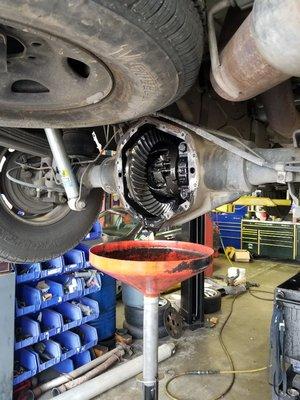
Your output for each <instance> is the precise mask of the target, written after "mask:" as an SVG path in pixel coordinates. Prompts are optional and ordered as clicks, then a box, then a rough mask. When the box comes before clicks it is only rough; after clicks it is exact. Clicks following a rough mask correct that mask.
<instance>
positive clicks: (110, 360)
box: [52, 350, 125, 395]
mask: <svg viewBox="0 0 300 400" xmlns="http://www.w3.org/2000/svg"><path fill="white" fill-rule="evenodd" d="M124 354H125V351H124V350H120V351H119V352H118V353H115V354H113V355H112V356H110V357H109V358H108V359H107V360H106V361H104V362H103V363H102V364H100V365H98V367H96V368H94V369H91V370H90V371H88V372H87V373H86V374H84V375H82V376H80V377H79V378H77V379H74V380H71V381H69V382H66V383H64V384H63V385H60V386H58V387H57V388H53V389H52V394H54V395H58V394H60V393H64V392H66V391H67V390H70V389H73V388H75V387H77V386H78V385H81V384H82V383H84V382H87V381H89V380H90V379H93V378H95V377H96V376H99V375H100V374H102V373H103V372H104V371H106V370H107V369H109V368H110V367H111V366H112V365H113V364H115V363H117V362H118V361H120V360H121V358H122V356H123V355H124Z"/></svg>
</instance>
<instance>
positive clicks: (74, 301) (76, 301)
mask: <svg viewBox="0 0 300 400" xmlns="http://www.w3.org/2000/svg"><path fill="white" fill-rule="evenodd" d="M86 255H87V253H86V252H85V251H83V250H82V249H81V248H80V246H79V247H78V248H75V249H73V250H70V251H68V252H67V253H66V254H64V255H63V256H62V257H58V258H55V259H53V260H50V261H47V262H43V263H32V264H19V265H15V269H16V284H17V287H16V324H15V325H16V335H15V371H14V385H17V384H19V383H21V382H23V381H25V380H26V379H28V378H31V377H32V376H34V375H36V374H37V373H39V372H41V371H44V370H45V369H47V368H50V367H52V366H55V368H56V370H57V371H59V372H70V371H71V370H72V369H73V368H76V367H78V366H81V365H83V364H85V363H86V362H89V361H90V360H91V356H90V353H89V349H90V348H91V347H93V346H95V345H96V344H97V341H98V337H97V330H96V328H95V327H93V326H90V325H89V324H88V323H89V322H90V321H92V320H95V319H97V318H98V317H99V305H98V303H97V301H95V300H93V299H91V298H89V297H87V295H90V294H91V293H95V292H99V291H101V274H100V273H99V272H96V271H94V270H92V269H91V267H90V265H89V263H88V261H87V259H86ZM78 273H83V274H78ZM90 274H92V278H90V279H93V280H92V281H89V282H88V280H89V278H87V276H88V275H90ZM77 275H79V277H78V276H77ZM82 275H83V276H82ZM44 288H45V290H46V294H45V293H43V289H44ZM70 288H71V289H70Z"/></svg>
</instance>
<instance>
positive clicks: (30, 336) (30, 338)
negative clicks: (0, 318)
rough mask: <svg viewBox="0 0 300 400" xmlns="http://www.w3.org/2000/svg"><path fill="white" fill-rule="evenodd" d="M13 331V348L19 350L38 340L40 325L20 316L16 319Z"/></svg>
mask: <svg viewBox="0 0 300 400" xmlns="http://www.w3.org/2000/svg"><path fill="white" fill-rule="evenodd" d="M15 331H16V333H15V350H19V349H21V348H23V347H26V346H30V345H31V344H33V343H36V342H38V340H39V336H40V325H39V323H38V322H36V321H33V320H32V319H30V318H28V317H21V318H19V319H18V320H17V321H16V326H15Z"/></svg>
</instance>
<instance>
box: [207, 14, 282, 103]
mask: <svg viewBox="0 0 300 400" xmlns="http://www.w3.org/2000/svg"><path fill="white" fill-rule="evenodd" d="M220 74H221V77H222V80H223V82H224V84H226V83H227V84H228V87H234V88H235V89H236V91H237V93H238V95H237V96H236V97H232V96H231V95H230V91H228V92H225V91H224V90H222V89H221V88H220V87H219V85H218V84H217V83H216V81H215V79H214V77H213V75H211V82H212V85H213V87H214V89H215V91H216V92H217V93H218V94H219V95H220V96H221V97H223V98H224V99H226V100H230V101H243V100H248V99H250V98H252V97H255V96H257V95H258V94H260V93H263V92H265V91H266V90H268V89H270V88H271V87H273V86H275V85H278V84H279V83H281V82H283V81H285V80H287V79H288V78H289V76H288V75H286V74H284V73H283V72H281V71H279V70H277V69H276V68H274V67H272V66H271V65H270V64H269V63H268V62H267V61H266V59H265V58H264V57H263V55H262V54H261V52H260V50H259V49H258V47H257V44H256V40H255V36H254V33H253V29H252V13H251V14H250V15H249V16H248V17H247V18H246V19H245V21H244V22H243V23H242V25H241V26H240V28H239V29H238V30H237V32H236V33H235V34H234V35H233V37H232V38H231V40H230V41H229V43H228V44H227V45H226V46H225V48H224V50H223V51H222V53H221V55H220Z"/></svg>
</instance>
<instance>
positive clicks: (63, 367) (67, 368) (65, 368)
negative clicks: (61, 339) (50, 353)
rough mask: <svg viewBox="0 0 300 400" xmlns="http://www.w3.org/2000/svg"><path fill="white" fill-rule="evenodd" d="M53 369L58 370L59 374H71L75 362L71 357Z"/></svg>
mask: <svg viewBox="0 0 300 400" xmlns="http://www.w3.org/2000/svg"><path fill="white" fill-rule="evenodd" d="M53 369H54V370H55V371H56V372H58V373H59V374H69V373H70V372H72V371H74V369H75V368H74V363H73V360H72V359H71V358H67V359H66V360H64V361H61V362H60V363H58V364H56V365H54V366H53Z"/></svg>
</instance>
